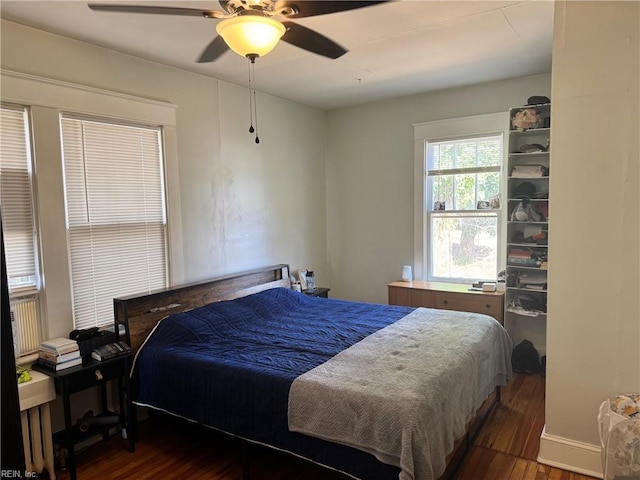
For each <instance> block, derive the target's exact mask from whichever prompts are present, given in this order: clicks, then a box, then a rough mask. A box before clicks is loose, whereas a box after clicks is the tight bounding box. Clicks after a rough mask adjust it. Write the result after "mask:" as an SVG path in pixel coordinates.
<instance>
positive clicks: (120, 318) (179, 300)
mask: <svg viewBox="0 0 640 480" xmlns="http://www.w3.org/2000/svg"><path fill="white" fill-rule="evenodd" d="M275 287H286V288H291V284H290V282H289V266H288V265H285V264H279V265H273V266H270V267H264V268H259V269H256V270H251V271H248V272H241V273H236V274H233V275H227V276H224V277H220V278H215V279H212V280H206V281H204V282H199V283H192V284H188V285H179V286H176V287H170V288H165V289H162V290H158V291H155V292H151V293H149V294H144V295H131V296H128V297H121V298H114V299H113V309H114V315H115V327H116V336H117V337H118V339H119V340H121V335H120V325H123V326H124V334H125V340H126V342H127V343H128V344H129V345H130V346H131V349H132V350H133V351H134V352H136V351H138V349H139V348H140V346H141V345H142V343H143V342H144V341H145V339H146V338H147V336H148V335H149V333H151V330H153V328H154V327H155V325H156V324H157V323H158V321H160V320H161V319H162V318H164V317H166V316H167V315H171V314H174V313H180V312H185V311H187V310H192V309H194V308H196V307H201V306H203V305H207V304H209V303H213V302H219V301H222V300H232V299H234V298H238V297H244V296H245V295H249V294H251V293H257V292H261V291H263V290H268V289H270V288H275Z"/></svg>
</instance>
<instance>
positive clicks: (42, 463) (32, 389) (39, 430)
mask: <svg viewBox="0 0 640 480" xmlns="http://www.w3.org/2000/svg"><path fill="white" fill-rule="evenodd" d="M30 373H31V380H30V381H29V382H26V383H20V384H18V396H19V397H20V417H21V420H22V444H23V447H24V457H25V460H26V468H27V472H36V473H42V471H43V470H44V468H45V467H46V469H47V472H48V473H49V478H50V479H51V480H55V478H56V471H55V467H54V458H53V437H52V435H51V413H50V410H49V402H50V401H52V400H53V399H54V398H56V393H55V388H54V385H53V379H52V378H50V377H48V376H47V375H45V374H43V373H40V372H35V371H31V372H30Z"/></svg>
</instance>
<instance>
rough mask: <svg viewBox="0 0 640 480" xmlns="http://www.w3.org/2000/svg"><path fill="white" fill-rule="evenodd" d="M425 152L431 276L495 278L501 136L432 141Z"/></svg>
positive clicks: (454, 278)
mask: <svg viewBox="0 0 640 480" xmlns="http://www.w3.org/2000/svg"><path fill="white" fill-rule="evenodd" d="M426 152H427V158H426V162H427V177H426V183H427V188H426V191H427V198H428V201H427V205H426V214H427V217H428V220H427V226H428V227H427V228H428V232H429V236H428V244H429V247H428V252H429V254H428V259H429V260H428V279H429V280H438V281H462V282H468V281H472V280H478V279H482V280H489V279H494V280H495V278H496V274H497V268H498V267H497V266H498V252H499V250H498V227H499V216H500V211H499V210H498V208H497V207H498V206H499V196H500V175H501V165H502V136H501V135H493V136H481V137H476V138H473V137H467V138H463V139H454V140H443V141H428V142H427V146H426ZM492 207H493V208H492Z"/></svg>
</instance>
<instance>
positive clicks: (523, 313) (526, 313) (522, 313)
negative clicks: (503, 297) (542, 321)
mask: <svg viewBox="0 0 640 480" xmlns="http://www.w3.org/2000/svg"><path fill="white" fill-rule="evenodd" d="M505 312H507V313H514V314H516V315H520V316H521V317H530V318H537V317H542V318H547V314H546V313H544V312H530V311H527V310H514V309H512V308H508V307H507V308H506V309H505Z"/></svg>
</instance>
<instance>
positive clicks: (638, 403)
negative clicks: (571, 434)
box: [598, 394, 640, 480]
mask: <svg viewBox="0 0 640 480" xmlns="http://www.w3.org/2000/svg"><path fill="white" fill-rule="evenodd" d="M598 424H599V427H600V429H599V433H600V446H601V447H602V472H603V477H604V480H640V395H637V394H626V395H617V396H616V397H615V398H613V399H611V400H605V401H604V402H602V403H601V404H600V409H599V411H598Z"/></svg>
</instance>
